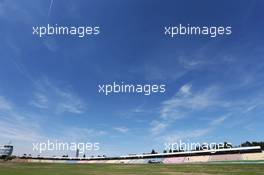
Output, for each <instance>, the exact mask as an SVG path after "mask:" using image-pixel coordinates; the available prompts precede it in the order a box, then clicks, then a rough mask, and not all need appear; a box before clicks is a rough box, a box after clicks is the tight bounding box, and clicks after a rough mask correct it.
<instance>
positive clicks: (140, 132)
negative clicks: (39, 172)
mask: <svg viewBox="0 0 264 175" xmlns="http://www.w3.org/2000/svg"><path fill="white" fill-rule="evenodd" d="M49 6H50V1H49V0H38V1H35V0H27V1H23V2H22V1H19V0H8V1H7V0H2V1H0V24H1V27H0V38H1V40H0V63H1V64H0V119H1V120H0V140H1V144H4V143H7V142H8V141H9V140H11V141H12V143H13V144H14V145H15V151H16V153H17V154H22V153H24V152H27V153H28V152H32V142H36V141H40V140H47V139H57V140H62V141H68V142H72V141H76V142H81V141H85V142H100V145H101V150H100V152H98V154H107V155H120V154H127V153H142V152H146V151H150V150H151V149H152V148H154V149H156V150H158V151H162V150H163V148H164V142H167V141H172V140H179V139H182V140H185V141H190V142H221V141H229V142H231V143H234V144H240V143H241V142H243V141H246V140H263V122H264V118H263V114H264V111H263V109H264V108H263V107H264V101H263V96H264V93H263V92H264V88H263V87H264V86H263V85H264V83H263V82H264V81H263V80H264V56H263V55H264V50H263V48H264V42H263V38H264V34H263V27H264V21H263V7H264V3H263V2H262V1H260V0H259V1H246V0H243V1H240V2H239V3H238V2H236V1H227V0H226V1H221V2H220V1H219V2H214V3H212V2H211V1H209V0H202V1H199V2H198V1H195V0H187V1H173V0H166V1H162V0H144V1H142V0H125V1H124V0H111V1H109V0H98V1H91V0H89V1H85V0H68V1H60V0H54V2H53V5H52V9H51V12H50V15H48V13H49ZM48 23H49V24H58V25H65V26H69V25H74V26H78V25H87V26H89V25H98V26H100V29H101V33H100V35H98V36H97V37H87V38H76V37H71V36H68V37H66V36H65V37H62V36H48V37H47V36H46V37H42V38H39V37H36V36H34V35H32V26H36V25H47V24H48ZM180 23H181V24H192V25H198V26H204V25H208V26H211V25H216V26H218V25H223V26H226V25H230V26H232V35H231V36H228V37H217V38H208V37H198V36H195V37H181V38H177V39H175V38H173V39H172V38H168V37H165V36H164V31H163V30H164V26H166V25H178V24H180ZM114 81H115V82H125V83H135V84H148V83H151V84H166V93H164V94H153V95H150V96H144V95H143V94H112V95H109V96H104V95H102V94H99V93H98V85H99V84H107V83H112V82H114ZM87 154H92V153H89V152H88V153H87ZM95 154H97V153H95Z"/></svg>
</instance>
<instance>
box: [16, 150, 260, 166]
mask: <svg viewBox="0 0 264 175" xmlns="http://www.w3.org/2000/svg"><path fill="white" fill-rule="evenodd" d="M12 161H14V162H21V161H22V162H35V163H71V164H75V163H82V164H83V163H88V164H148V163H163V164H185V163H213V162H225V161H237V162H243V161H262V162H263V163H264V152H262V150H261V148H260V147H259V146H255V147H240V148H228V149H218V150H217V149H216V150H202V151H185V152H176V153H162V154H139V155H128V156H120V157H86V158H76V157H19V158H17V159H14V160H12Z"/></svg>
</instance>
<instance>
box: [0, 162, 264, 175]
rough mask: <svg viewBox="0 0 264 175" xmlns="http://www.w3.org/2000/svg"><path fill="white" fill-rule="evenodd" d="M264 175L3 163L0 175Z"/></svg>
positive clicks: (263, 168)
mask: <svg viewBox="0 0 264 175" xmlns="http://www.w3.org/2000/svg"><path fill="white" fill-rule="evenodd" d="M141 174H142V175H143V174H144V175H166V174H167V175H174V174H175V175H207V174H219V175H256V174H257V175H260V174H263V175H264V165H263V164H183V165H164V164H149V165H108V164H43V163H42V164H39V163H0V175H141Z"/></svg>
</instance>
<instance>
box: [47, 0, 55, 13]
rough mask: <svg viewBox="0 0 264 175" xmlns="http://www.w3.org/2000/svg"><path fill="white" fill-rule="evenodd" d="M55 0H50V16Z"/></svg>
mask: <svg viewBox="0 0 264 175" xmlns="http://www.w3.org/2000/svg"><path fill="white" fill-rule="evenodd" d="M53 1H54V0H51V1H50V7H49V14H48V16H50V13H51V9H52V5H53Z"/></svg>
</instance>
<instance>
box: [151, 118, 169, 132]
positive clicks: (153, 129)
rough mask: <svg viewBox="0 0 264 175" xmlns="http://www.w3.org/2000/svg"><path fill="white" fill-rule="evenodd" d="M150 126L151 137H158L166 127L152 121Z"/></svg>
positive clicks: (162, 123)
mask: <svg viewBox="0 0 264 175" xmlns="http://www.w3.org/2000/svg"><path fill="white" fill-rule="evenodd" d="M150 125H151V129H150V132H151V134H152V135H158V134H160V133H162V132H163V131H164V130H165V129H166V128H167V127H168V124H167V123H165V122H160V121H156V120H155V121H152V122H151V124H150Z"/></svg>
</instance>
